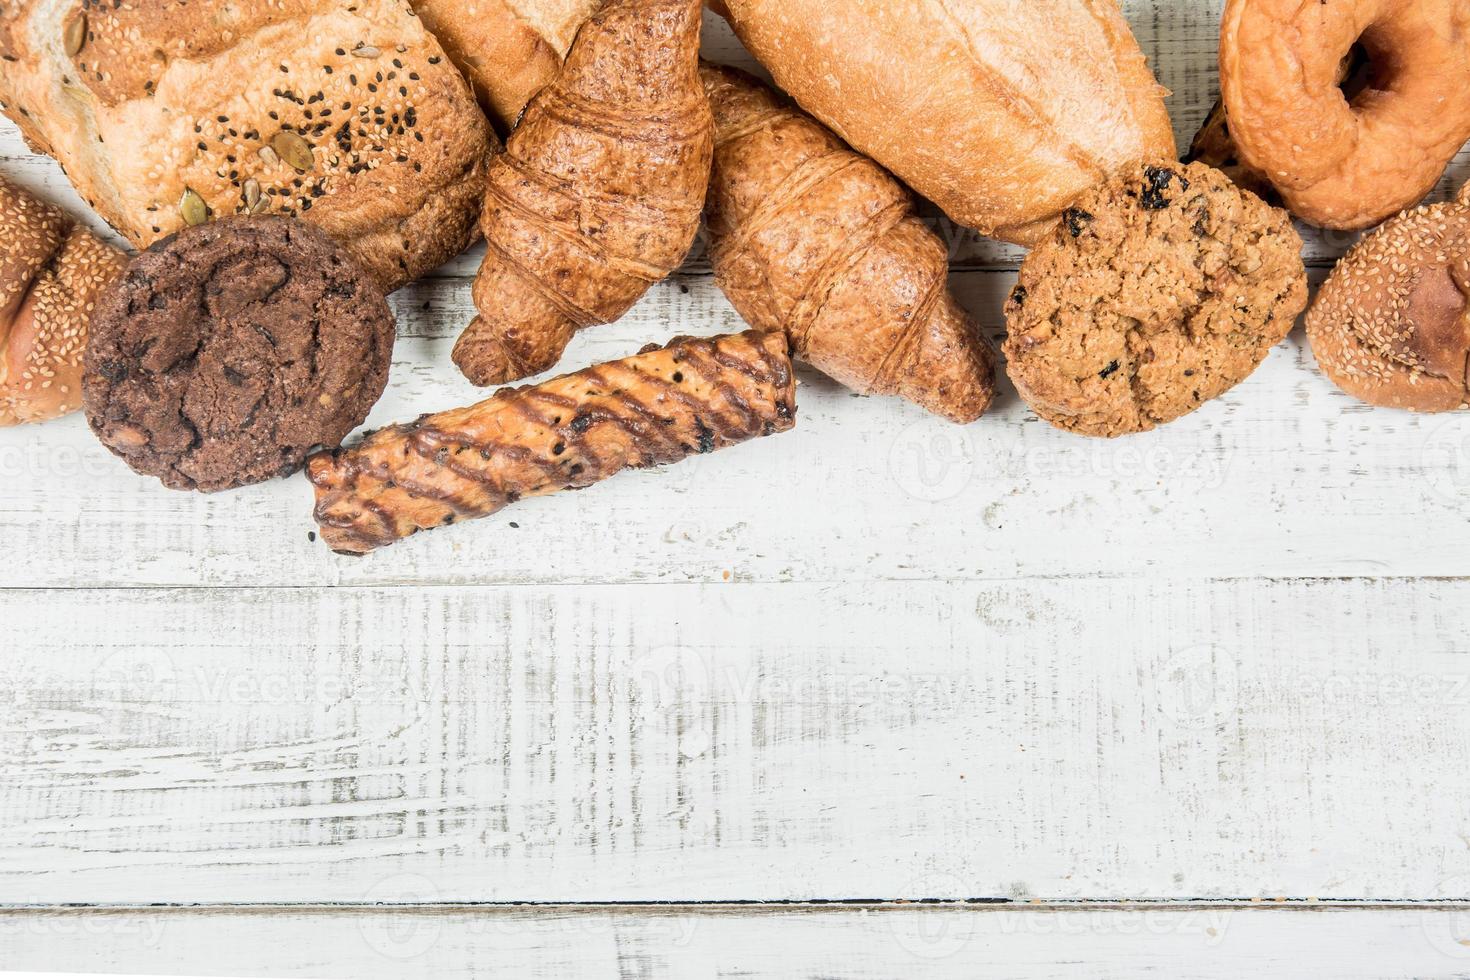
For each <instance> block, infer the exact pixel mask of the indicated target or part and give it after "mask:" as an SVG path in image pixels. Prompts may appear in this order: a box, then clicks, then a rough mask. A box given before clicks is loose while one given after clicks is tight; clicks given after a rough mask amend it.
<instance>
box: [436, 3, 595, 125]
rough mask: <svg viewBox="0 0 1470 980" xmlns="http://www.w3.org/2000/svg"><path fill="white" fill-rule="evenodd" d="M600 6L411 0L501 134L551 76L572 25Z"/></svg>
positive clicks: (574, 33) (567, 43) (569, 40)
mask: <svg viewBox="0 0 1470 980" xmlns="http://www.w3.org/2000/svg"><path fill="white" fill-rule="evenodd" d="M601 5H602V0H413V8H414V10H415V11H416V12H417V13H418V15H419V16H420V17H421V18H423V21H424V25H425V26H426V27H428V28H429V30H430V31H432V32H433V33H434V36H435V37H437V38H438V39H439V43H440V44H442V45H444V50H445V52H447V53H448V55H449V59H450V60H451V61H453V62H454V63H455V64H456V65H458V66H459V69H460V71H462V72H464V73H465V76H466V77H467V78H469V80H470V84H472V85H473V86H474V87H475V95H476V97H478V98H479V100H480V105H481V106H483V107H484V108H485V111H486V112H487V113H489V114H490V116H491V117H492V118H493V119H495V120H496V121H497V122H498V123H500V126H501V130H502V132H509V131H510V129H511V127H513V126H514V125H515V122H516V120H517V119H518V118H519V117H520V115H521V110H522V109H524V108H525V107H526V103H527V102H530V101H531V98H532V96H534V95H535V94H536V93H537V92H539V91H541V90H542V89H543V88H545V87H546V86H547V85H548V84H549V83H550V82H551V80H552V79H553V78H555V77H556V73H557V72H558V71H560V70H561V64H562V60H563V59H564V58H566V56H567V50H568V49H569V48H571V46H572V39H573V38H575V37H576V36H577V29H578V28H579V27H581V26H582V25H583V24H584V23H585V22H586V21H587V18H588V17H591V16H592V15H593V14H594V13H596V12H597V8H598V7H599V6H601Z"/></svg>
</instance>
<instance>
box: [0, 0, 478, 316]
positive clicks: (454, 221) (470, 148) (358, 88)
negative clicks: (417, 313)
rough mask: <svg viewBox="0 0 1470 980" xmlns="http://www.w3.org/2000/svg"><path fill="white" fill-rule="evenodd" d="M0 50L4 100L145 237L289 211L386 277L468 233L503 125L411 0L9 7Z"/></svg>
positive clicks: (465, 239)
mask: <svg viewBox="0 0 1470 980" xmlns="http://www.w3.org/2000/svg"><path fill="white" fill-rule="evenodd" d="M0 59H3V60H4V71H3V72H0V107H3V108H4V111H5V112H6V114H7V115H9V116H10V117H11V118H12V119H14V120H15V121H16V122H17V123H18V124H19V125H20V127H21V131H22V132H23V133H24V134H25V136H26V138H27V139H28V140H29V141H30V143H31V144H32V145H33V146H34V147H36V148H37V149H39V150H41V151H43V152H46V153H49V154H51V155H52V156H54V157H56V159H57V160H59V161H60V162H61V164H62V166H63V167H64V168H65V170H66V172H67V174H68V176H69V177H70V178H71V180H72V183H73V184H74V185H76V188H77V190H78V191H79V192H80V193H81V195H82V197H84V198H85V199H86V200H87V201H88V202H89V203H90V204H91V205H92V206H93V207H94V208H95V209H96V210H97V211H98V212H99V213H100V214H101V215H102V217H103V218H105V219H106V220H107V221H108V223H110V224H111V225H112V226H113V227H114V228H116V229H117V230H118V231H119V232H120V233H122V234H123V235H124V236H125V237H127V238H128V239H129V240H130V241H131V242H132V244H133V245H135V246H137V247H139V248H143V247H145V246H147V245H149V244H151V243H152V242H154V241H157V240H158V239H160V238H163V237H166V236H168V235H170V234H172V233H174V232H176V231H179V230H180V229H182V228H184V227H185V226H187V225H193V224H199V223H201V222H203V221H207V220H210V219H213V218H216V217H220V216H224V215H229V214H237V213H247V212H248V213H252V214H261V213H267V212H268V213H271V214H285V215H292V216H298V217H301V218H303V219H304V220H306V221H309V222H311V223H312V224H315V225H316V226H317V227H319V228H321V229H322V230H323V231H325V232H326V233H327V234H328V235H330V236H331V237H333V238H335V239H336V240H337V241H338V242H340V243H341V244H343V245H344V246H346V247H347V248H348V250H349V251H351V252H352V253H353V255H354V257H355V258H356V259H357V260H358V261H359V262H360V263H361V264H362V265H363V266H364V267H365V268H366V269H368V270H369V271H370V272H371V273H372V274H373V277H374V278H375V279H376V280H377V281H378V283H379V284H380V285H381V286H382V287H383V288H384V289H393V288H396V287H398V286H401V285H403V284H404V283H406V282H409V281H410V280H412V279H415V278H417V277H419V276H421V275H423V274H424V273H426V272H428V271H429V270H430V269H432V268H434V267H435V266H437V265H439V264H440V263H442V262H444V261H445V260H446V259H448V258H451V257H452V256H454V255H456V254H458V253H459V252H460V251H462V250H463V249H464V248H465V247H466V246H467V245H468V244H469V242H470V240H471V239H472V238H473V235H474V220H475V215H476V212H477V209H478V206H479V202H480V200H481V199H482V195H483V192H484V177H485V162H486V158H487V157H488V154H489V152H490V149H491V142H490V141H491V139H493V135H492V134H491V132H490V127H489V122H488V120H486V119H485V117H484V115H483V113H481V112H480V110H479V108H478V107H477V106H476V105H475V101H474V97H473V95H472V93H471V92H470V90H469V86H468V84H467V83H466V82H465V80H464V78H463V77H462V76H460V74H459V73H458V72H457V71H456V70H455V69H454V66H453V65H451V64H450V63H449V62H448V60H447V59H446V58H445V57H444V51H443V49H442V48H441V47H440V46H439V43H438V42H437V41H436V40H435V39H434V37H433V35H431V34H429V33H428V32H427V31H425V30H424V26H423V24H422V23H420V21H419V19H418V18H417V17H415V16H414V15H413V12H412V11H411V10H409V8H408V7H407V5H406V4H405V3H404V2H402V0H358V2H355V3H352V4H343V3H337V2H333V0H273V2H271V3H263V2H258V0H240V2H238V3H226V2H224V0H137V2H131V3H96V2H92V0H9V2H8V3H7V5H6V9H5V15H4V17H3V18H0Z"/></svg>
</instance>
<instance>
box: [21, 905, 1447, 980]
mask: <svg viewBox="0 0 1470 980" xmlns="http://www.w3.org/2000/svg"><path fill="white" fill-rule="evenodd" d="M0 942H3V943H4V944H5V950H6V952H5V957H6V960H5V966H6V968H7V969H16V970H38V971H46V972H47V973H50V972H51V971H56V970H77V971H83V970H85V971H107V972H125V973H133V974H136V973H144V972H148V973H166V974H170V975H173V974H185V973H187V974H192V975H195V976H225V975H235V976H272V977H311V978H323V977H350V978H353V980H376V978H385V980H386V978H399V977H405V976H424V977H438V978H446V980H453V978H460V977H464V978H469V977H515V978H543V977H544V978H551V977H557V978H561V977H587V978H591V980H604V978H606V980H632V978H639V980H642V978H655V977H670V978H679V980H711V978H714V977H754V976H781V977H791V978H801V980H837V978H841V980H880V978H889V977H926V978H932V980H961V978H965V980H968V978H972V977H976V976H1005V977H1031V978H1037V980H1041V978H1062V977H1076V976H1087V977H1091V978H1097V980H1113V978H1124V977H1137V976H1144V975H1148V976H1165V977H1171V978H1179V980H1193V978H1198V980H1215V978H1233V977H1242V976H1297V975H1301V974H1302V973H1303V972H1304V971H1309V972H1310V974H1311V975H1312V976H1314V977H1333V978H1338V980H1354V978H1362V980H1369V978H1372V980H1383V978H1394V977H1404V978H1408V977H1415V978H1428V977H1445V978H1449V977H1464V976H1465V975H1466V971H1467V969H1470V945H1466V943H1467V942H1470V908H1460V909H1436V908H1395V909H1381V910H1377V909H1375V910H1371V911H1370V910H1365V909H1312V910H1292V911H1274V910H1270V911H1268V910H1263V909H1241V908H1212V907H1204V908H1201V907H1183V908H1180V907H1162V908H1161V907H1157V906H1153V907H1150V906H1135V907H1126V908H1062V909H1055V908H1026V907H1011V906H1003V907H999V908H994V907H992V908H983V907H981V908H977V907H973V906H972V907H964V906H960V907H955V906H944V905H941V906H909V907H893V906H888V907H881V908H868V907H859V908H847V907H840V908H833V907H826V908H803V907H794V908H793V907H775V908H760V907H757V908H749V907H745V908H726V909H707V908H705V909H702V908H689V907H677V906H676V907H671V908H582V909H556V910H543V909H499V910H486V909H450V910H446V911H434V910H428V909H397V910H393V911H371V910H347V909H337V910H325V909H261V910H256V911H244V912H239V911H223V910H214V909H203V910H176V911H167V910H163V911H148V910H125V911H114V912H81V911H55V912H5V913H0Z"/></svg>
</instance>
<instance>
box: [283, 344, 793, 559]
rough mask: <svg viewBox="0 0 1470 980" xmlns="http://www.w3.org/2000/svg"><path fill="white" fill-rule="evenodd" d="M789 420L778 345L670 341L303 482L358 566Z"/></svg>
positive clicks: (367, 450) (425, 429)
mask: <svg viewBox="0 0 1470 980" xmlns="http://www.w3.org/2000/svg"><path fill="white" fill-rule="evenodd" d="M795 416H796V401H795V381H794V379H793V377H792V373H791V360H790V357H789V356H788V354H787V349H786V339H785V337H784V336H782V335H781V334H780V333H760V332H757V331H750V332H747V333H742V334H736V335H732V336H726V337H713V338H710V339H707V340H694V339H689V338H675V339H674V340H673V341H671V342H670V343H669V344H668V346H666V347H663V348H657V347H650V348H646V349H645V350H644V352H643V353H641V354H638V355H636V356H634V357H629V358H625V359H623V360H621V361H614V362H612V363H610V364H603V365H600V366H598V367H593V368H588V369H587V370H585V371H578V372H577V373H575V374H568V375H564V376H562V377H560V378H554V379H552V380H551V381H547V382H544V383H542V384H539V385H537V386H535V387H526V388H514V389H503V390H501V391H499V392H496V394H495V395H494V396H493V397H491V398H489V399H488V400H486V401H483V402H480V403H479V404H478V405H472V406H470V407H469V408H462V409H457V410H454V411H449V412H440V413H439V414H437V415H426V416H423V417H421V418H419V419H418V421H416V422H413V423H410V424H408V425H395V426H392V427H391V428H388V429H383V430H382V431H380V432H377V433H374V434H373V435H371V436H369V437H368V438H367V440H366V441H364V442H363V443H362V444H361V445H360V446H357V447H356V448H353V449H350V450H337V451H335V452H330V453H320V454H318V455H316V456H314V457H312V458H311V460H309V461H308V463H307V476H308V477H309V478H310V479H311V482H312V483H313V484H314V485H315V487H316V511H315V515H316V520H317V523H318V524H320V525H321V530H322V538H323V540H324V541H325V542H326V543H327V545H328V546H330V547H331V548H332V550H333V551H337V552H341V553H345V554H364V553H366V552H369V551H372V550H373V549H375V548H381V547H383V546H385V545H389V544H392V543H393V542H394V541H397V540H399V539H401V538H405V537H407V536H409V535H410V534H413V533H415V532H417V531H420V530H424V529H426V528H433V527H441V526H443V525H446V524H453V523H455V522H456V521H460V520H465V519H470V518H476V517H485V516H488V515H490V514H493V513H495V512H496V511H498V510H500V509H501V508H502V507H505V506H506V505H507V504H512V503H515V502H516V501H517V500H520V499H521V498H522V497H535V496H540V495H543V494H550V493H555V492H557V491H558V490H576V489H581V488H582V487H587V486H591V485H592V484H594V483H597V482H598V481H600V480H605V479H607V478H608V477H610V476H612V475H614V474H615V473H617V472H619V471H620V470H624V469H628V468H630V467H632V468H637V467H645V466H657V465H661V464H665V463H673V462H677V461H678V460H681V459H684V458H686V457H688V456H691V455H694V454H696V453H707V452H710V451H711V450H715V449H721V448H724V447H726V446H731V445H734V444H735V443H738V442H743V441H745V440H747V439H751V438H754V437H756V436H765V435H771V434H773V433H776V432H785V431H786V430H788V429H790V428H791V427H792V426H793V425H795Z"/></svg>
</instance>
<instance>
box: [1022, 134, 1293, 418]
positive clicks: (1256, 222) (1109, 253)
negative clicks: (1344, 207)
mask: <svg viewBox="0 0 1470 980" xmlns="http://www.w3.org/2000/svg"><path fill="white" fill-rule="evenodd" d="M1301 248H1302V243H1301V238H1300V237H1299V236H1298V235H1297V233H1296V231H1295V230H1294V229H1293V228H1292V226H1291V221H1290V219H1289V218H1288V217H1287V215H1286V212H1284V211H1279V210H1277V209H1275V208H1271V207H1268V206H1267V205H1265V204H1263V203H1262V202H1261V200H1260V199H1259V198H1257V197H1256V196H1255V195H1253V194H1250V193H1248V192H1244V191H1241V190H1239V189H1237V188H1236V187H1235V185H1234V184H1232V183H1231V182H1230V181H1229V180H1228V179H1227V178H1226V177H1225V176H1224V175H1223V174H1221V173H1220V172H1219V171H1217V170H1214V169H1212V168H1210V167H1207V166H1205V165H1203V164H1188V165H1184V164H1178V163H1172V162H1170V163H1159V164H1139V165H1137V166H1135V167H1132V168H1129V169H1127V170H1125V171H1123V172H1121V173H1119V174H1117V175H1115V176H1114V177H1113V178H1111V179H1110V180H1109V181H1108V182H1107V183H1105V184H1102V185H1100V186H1099V187H1097V188H1095V189H1094V190H1092V191H1091V192H1089V193H1088V194H1087V195H1086V196H1084V197H1083V198H1082V200H1080V201H1078V203H1077V204H1076V205H1074V206H1073V207H1071V208H1069V209H1067V211H1066V212H1065V213H1064V215H1063V220H1062V222H1061V223H1060V225H1059V226H1058V227H1057V230H1056V231H1055V232H1054V233H1053V234H1052V237H1051V238H1049V239H1047V240H1046V241H1045V242H1043V243H1042V244H1040V245H1039V246H1037V248H1036V250H1035V251H1033V252H1032V253H1031V254H1030V255H1029V256H1027V258H1026V261H1025V263H1024V264H1023V265H1022V266H1021V276H1020V282H1019V283H1018V284H1017V286H1016V288H1015V290H1014V291H1013V292H1012V293H1011V297H1010V300H1009V302H1007V304H1006V325H1007V331H1008V336H1007V339H1006V343H1005V353H1006V357H1007V359H1008V360H1009V364H1008V368H1007V369H1008V371H1009V373H1010V376H1011V379H1012V380H1013V381H1014V382H1015V384H1016V388H1017V389H1018V390H1019V391H1020V393H1021V397H1023V398H1025V399H1026V401H1027V403H1028V404H1030V406H1031V407H1032V408H1033V409H1034V410H1035V411H1036V414H1037V415H1040V416H1041V417H1042V418H1043V419H1046V420H1047V421H1048V422H1050V423H1052V424H1053V425H1055V426H1058V427H1059V428H1063V429H1069V430H1071V431H1073V432H1079V433H1082V434H1084V435H1092V436H1117V435H1123V434H1125V433H1130V432H1143V431H1146V430H1148V429H1152V428H1153V427H1154V426H1156V425H1161V424H1163V423H1165V422H1170V421H1172V420H1174V419H1176V418H1178V417H1179V416H1181V415H1185V414H1187V413H1189V412H1192V411H1194V410H1195V409H1196V408H1198V407H1199V406H1200V405H1202V404H1204V403H1205V402H1207V401H1209V400H1210V399H1211V398H1214V397H1216V396H1218V395H1221V394H1223V393H1224V392H1226V391H1228V390H1229V389H1230V388H1232V387H1234V386H1235V384H1236V383H1237V382H1239V381H1241V380H1242V379H1243V378H1245V377H1246V376H1247V375H1249V374H1250V373H1251V372H1252V371H1254V370H1255V369H1256V367H1257V366H1258V365H1259V364H1260V363H1261V361H1262V360H1263V359H1264V358H1265V356H1266V353H1267V351H1269V350H1270V349H1271V347H1272V346H1273V345H1275V344H1276V343H1278V342H1280V341H1281V339H1282V338H1284V337H1285V336H1286V335H1287V333H1288V332H1290V330H1291V327H1292V324H1293V323H1294V322H1295V320H1296V317H1297V314H1299V313H1300V312H1301V311H1302V309H1303V308H1304V307H1305V306H1306V302H1307V279H1306V271H1305V269H1304V268H1303V267H1302V258H1301Z"/></svg>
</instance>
